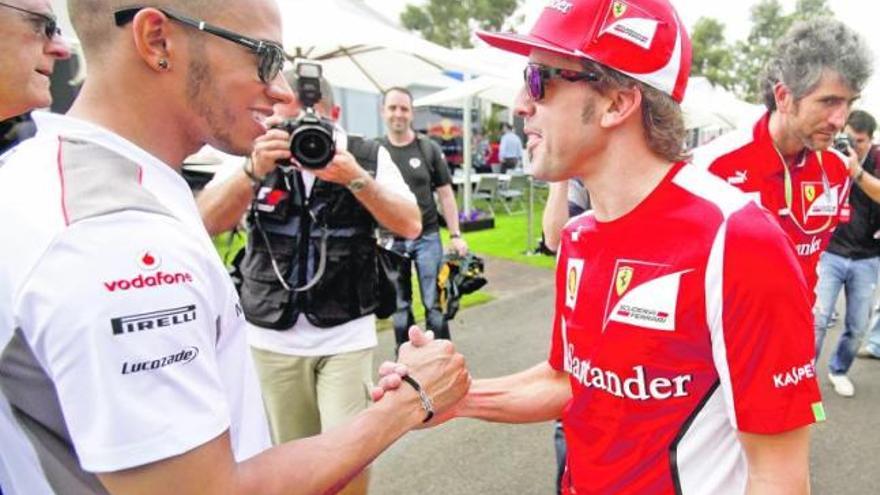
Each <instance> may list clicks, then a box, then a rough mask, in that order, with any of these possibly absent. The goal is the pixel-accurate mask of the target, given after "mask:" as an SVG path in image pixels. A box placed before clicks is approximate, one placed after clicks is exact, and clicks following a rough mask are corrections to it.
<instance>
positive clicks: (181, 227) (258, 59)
mask: <svg viewBox="0 0 880 495" xmlns="http://www.w3.org/2000/svg"><path fill="white" fill-rule="evenodd" d="M152 3H153V5H154V6H153V7H135V8H129V7H127V5H129V4H128V2H124V1H122V0H71V1H70V2H69V9H70V14H71V20H72V21H73V24H74V27H75V28H76V30H77V33H78V35H79V38H80V41H81V42H82V46H83V50H84V52H85V55H86V59H87V61H88V66H89V77H88V80H87V82H86V84H85V86H84V87H83V89H82V92H81V94H80V97H79V98H78V100H77V101H76V103H75V104H74V107H73V108H72V110H71V113H70V115H69V116H67V117H58V116H49V115H46V116H41V117H38V121H39V123H38V128H39V134H38V136H37V137H35V138H34V140H32V141H29V142H27V143H25V144H23V145H22V146H20V147H19V148H17V150H16V151H15V152H14V153H12V154H11V155H9V156H7V157H6V164H5V166H3V167H2V168H0V228H2V229H4V231H7V232H15V233H16V236H15V239H11V240H10V241H9V242H6V243H3V246H2V247H0V260H2V261H0V352H2V357H0V385H2V387H3V391H4V394H5V395H6V397H7V398H8V399H9V402H10V403H11V404H12V405H13V406H14V408H15V412H16V419H17V422H18V425H12V426H15V427H19V426H20V427H23V428H25V429H26V430H27V431H28V433H29V435H28V437H27V438H28V440H29V443H30V444H31V445H30V446H28V445H22V444H12V443H10V442H9V440H8V439H7V438H4V439H3V449H2V452H6V451H8V450H9V451H19V450H20V449H27V448H33V449H35V450H36V451H37V453H38V454H39V456H40V461H41V464H42V468H43V473H40V472H39V466H27V467H25V469H28V468H30V471H31V474H34V475H39V476H43V477H44V479H45V480H46V481H48V483H49V484H50V485H51V487H52V489H54V490H55V491H56V492H58V493H107V492H110V493H135V494H138V493H176V494H189V493H324V492H329V491H332V490H334V489H335V488H336V487H339V486H342V485H344V483H345V482H346V481H347V480H348V479H350V478H351V477H353V476H354V475H355V474H356V473H357V472H358V471H359V470H360V469H361V468H362V467H363V466H365V465H366V464H368V463H369V462H370V461H371V460H372V459H373V458H374V457H375V456H376V455H378V454H379V453H380V452H381V451H382V450H383V449H384V448H386V447H387V446H388V445H389V444H390V443H391V442H393V441H394V440H396V439H397V438H399V437H400V436H401V435H402V434H403V433H405V432H406V431H408V430H409V429H412V428H413V427H415V426H417V425H419V424H420V423H421V421H422V420H423V419H424V418H425V416H426V412H427V411H429V410H431V409H432V407H431V404H430V403H429V402H427V401H425V400H424V399H426V397H425V393H424V392H425V391H427V396H429V397H430V398H431V399H433V408H434V409H436V410H438V411H442V410H443V409H445V408H446V406H447V405H448V404H449V403H450V402H451V401H454V400H457V399H458V398H459V397H460V396H461V395H462V394H463V393H464V391H465V390H466V388H467V386H468V377H467V373H466V371H465V370H464V369H463V360H462V358H461V356H460V355H458V354H456V353H455V352H454V349H453V347H452V345H451V344H450V343H448V342H432V343H429V348H428V349H426V350H425V351H424V352H423V350H422V349H410V348H406V349H404V350H403V352H402V353H401V360H402V362H403V363H405V364H407V365H408V367H409V369H410V372H411V373H412V374H413V375H414V376H415V378H416V379H417V380H418V382H421V387H420V388H422V394H421V397H420V395H419V394H417V393H416V392H415V391H414V389H415V388H417V387H416V386H415V385H413V387H404V388H403V389H401V390H399V391H393V392H388V393H387V394H386V396H385V398H383V399H382V400H381V401H380V402H379V403H377V404H376V405H374V406H373V407H371V408H370V409H368V410H367V411H364V412H363V413H362V414H360V415H359V416H358V417H357V418H355V419H354V420H353V421H352V422H350V423H349V424H347V425H344V426H341V427H340V428H338V429H336V430H334V431H333V432H331V433H329V434H327V435H322V436H319V437H313V438H310V439H307V440H304V441H302V442H295V443H292V444H285V445H282V446H279V447H277V448H273V449H268V447H269V436H268V431H267V427H266V420H265V415H264V413H263V408H262V403H261V399H260V396H259V388H258V384H257V380H256V376H255V373H254V370H253V365H252V363H251V361H250V359H248V357H249V355H248V353H247V345H246V342H245V337H246V336H245V332H244V319H243V316H242V311H241V307H240V305H239V302H238V297H237V295H236V293H235V290H234V288H233V287H232V284H231V282H230V280H229V278H228V277H227V276H226V273H225V270H224V269H223V267H222V266H221V264H220V261H219V258H218V257H217V256H216V254H215V253H214V252H213V248H212V246H211V243H210V240H209V238H208V236H207V234H206V232H205V230H204V227H203V224H202V220H201V217H200V216H199V213H198V210H197V208H196V205H195V201H194V200H193V198H192V195H191V194H190V191H189V189H188V187H187V185H186V183H185V181H184V180H183V179H182V177H181V176H180V174H179V164H180V163H181V162H182V160H183V159H184V157H186V156H187V155H189V154H191V153H193V152H194V151H196V150H197V149H198V148H200V147H201V146H202V145H203V144H206V143H208V144H211V145H213V146H215V147H217V148H219V149H221V150H224V151H226V152H230V153H235V154H247V153H248V152H249V151H250V149H251V146H252V143H253V141H254V139H255V138H256V137H258V136H259V135H261V134H262V133H264V132H265V125H264V123H263V120H264V118H265V116H267V115H269V114H270V113H271V108H272V105H273V104H275V103H278V102H282V101H285V100H287V99H289V98H291V94H290V92H289V89H288V88H287V86H286V85H285V84H284V83H283V81H282V79H281V78H280V77H279V72H280V68H281V64H282V62H283V60H284V56H283V51H282V49H281V47H280V45H279V43H280V40H281V26H280V22H279V18H280V14H279V12H278V9H277V6H276V4H275V3H274V2H272V1H269V0H262V1H248V2H245V1H243V0H234V1H223V2H221V1H219V0H195V1H193V0H188V1H186V2H184V1H182V0H180V1H174V0H165V1H162V0H158V1H156V2H152ZM245 14H246V15H245ZM219 26H222V28H220V27H219ZM337 158H338V157H337ZM35 191H39V193H38V194H37V196H35V195H34V192H35ZM415 335H416V337H417V339H418V338H422V339H424V337H422V336H421V335H418V334H415ZM413 383H416V382H413ZM411 384H412V383H411ZM0 418H5V416H0ZM0 421H6V419H0ZM6 426H9V425H6ZM12 441H13V442H16V441H19V442H20V441H21V438H17V439H16V438H13V439H12ZM2 452H0V456H3V457H4V458H5V455H6V454H4V453H2ZM340 453H343V454H340ZM2 490H3V492H4V493H12V492H13V490H15V492H16V493H28V494H31V493H43V492H47V491H48V488H47V487H46V486H45V485H41V486H36V485H35V486H33V487H32V486H24V487H18V486H16V487H8V486H4V487H3V488H2Z"/></svg>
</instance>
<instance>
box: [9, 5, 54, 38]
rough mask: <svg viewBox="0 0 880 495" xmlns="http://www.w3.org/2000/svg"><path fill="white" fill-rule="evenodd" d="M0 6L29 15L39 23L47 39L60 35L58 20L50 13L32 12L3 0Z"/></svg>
mask: <svg viewBox="0 0 880 495" xmlns="http://www.w3.org/2000/svg"><path fill="white" fill-rule="evenodd" d="M0 7H6V8H7V9H12V10H17V11H19V12H22V13H25V14H27V15H29V16H31V20H33V21H34V22H38V23H40V24H41V26H40V28H41V30H42V32H43V34H44V35H46V39H47V40H51V39H52V38H54V37H55V36H61V29H60V28H59V27H58V20H57V19H55V17H54V16H52V15H50V14H44V13H42V12H34V11H32V10H27V9H23V8H21V7H16V6H15V5H9V4H8V3H3V2H0Z"/></svg>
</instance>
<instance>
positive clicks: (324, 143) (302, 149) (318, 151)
mask: <svg viewBox="0 0 880 495" xmlns="http://www.w3.org/2000/svg"><path fill="white" fill-rule="evenodd" d="M290 152H291V154H293V157H294V158H295V159H296V161H297V162H299V163H300V164H301V165H302V166H303V167H306V168H312V169H318V168H324V167H326V166H327V164H328V163H330V161H331V160H333V155H334V154H335V153H336V146H335V145H334V143H333V136H332V135H330V133H329V132H327V130H326V129H324V128H323V127H320V126H316V125H306V126H302V127H300V128H299V129H297V130H296V131H295V132H294V134H293V136H291V139H290Z"/></svg>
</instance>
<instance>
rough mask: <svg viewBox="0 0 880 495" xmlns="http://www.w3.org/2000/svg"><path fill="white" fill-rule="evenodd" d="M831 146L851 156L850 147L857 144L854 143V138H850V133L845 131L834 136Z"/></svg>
mask: <svg viewBox="0 0 880 495" xmlns="http://www.w3.org/2000/svg"><path fill="white" fill-rule="evenodd" d="M831 146H833V147H834V149H836V150H837V151H839V152H841V153H843V154H844V155H847V156H849V149H850V148H853V149H854V148H855V144H854V143H853V141H852V139H850V137H849V135H848V134H846V133H845V132H841V133H840V134H838V135H836V136H834V144H832V145H831Z"/></svg>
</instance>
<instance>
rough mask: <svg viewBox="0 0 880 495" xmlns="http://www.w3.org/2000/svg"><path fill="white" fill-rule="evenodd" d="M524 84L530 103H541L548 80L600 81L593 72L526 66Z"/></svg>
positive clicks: (597, 74)
mask: <svg viewBox="0 0 880 495" xmlns="http://www.w3.org/2000/svg"><path fill="white" fill-rule="evenodd" d="M523 78H524V79H525V83H526V91H527V92H528V94H529V98H531V99H532V101H541V100H542V99H543V98H544V87H545V86H546V85H547V81H549V80H550V79H556V78H558V79H565V80H566V81H571V82H576V81H590V82H596V81H598V80H599V79H600V76H599V73H598V72H594V71H584V72H579V71H576V70H570V69H557V68H555V67H547V66H546V65H540V64H528V65H526V68H525V70H524V71H523Z"/></svg>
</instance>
